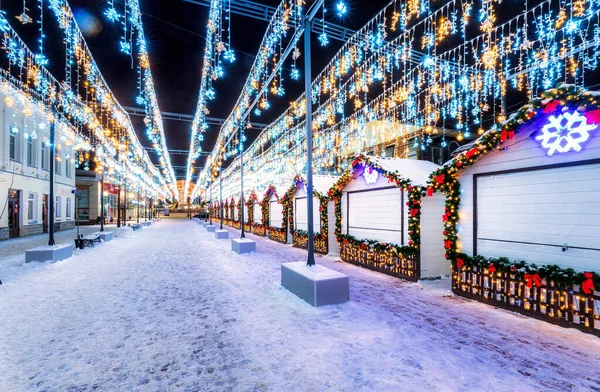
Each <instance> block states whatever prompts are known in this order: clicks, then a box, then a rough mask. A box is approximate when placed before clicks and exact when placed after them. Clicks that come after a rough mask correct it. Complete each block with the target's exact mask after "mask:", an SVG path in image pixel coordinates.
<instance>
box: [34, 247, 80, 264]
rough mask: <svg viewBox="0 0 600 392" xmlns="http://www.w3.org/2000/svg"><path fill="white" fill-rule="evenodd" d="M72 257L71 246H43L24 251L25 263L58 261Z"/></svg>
mask: <svg viewBox="0 0 600 392" xmlns="http://www.w3.org/2000/svg"><path fill="white" fill-rule="evenodd" d="M71 256H73V245H72V244H60V245H54V246H50V245H44V246H40V247H37V248H34V249H29V250H27V251H25V262H26V263H30V262H32V261H60V260H64V259H68V258H69V257H71Z"/></svg>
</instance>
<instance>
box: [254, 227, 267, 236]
mask: <svg viewBox="0 0 600 392" xmlns="http://www.w3.org/2000/svg"><path fill="white" fill-rule="evenodd" d="M252 233H253V234H256V235H259V236H261V237H265V236H266V235H267V230H266V229H265V227H264V226H262V225H260V226H252Z"/></svg>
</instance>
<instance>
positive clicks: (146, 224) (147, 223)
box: [141, 221, 152, 226]
mask: <svg viewBox="0 0 600 392" xmlns="http://www.w3.org/2000/svg"><path fill="white" fill-rule="evenodd" d="M141 224H142V226H151V225H152V222H150V221H148V222H141Z"/></svg>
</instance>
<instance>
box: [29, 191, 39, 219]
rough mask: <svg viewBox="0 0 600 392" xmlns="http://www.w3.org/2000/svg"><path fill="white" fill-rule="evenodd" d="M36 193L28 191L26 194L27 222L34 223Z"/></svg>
mask: <svg viewBox="0 0 600 392" xmlns="http://www.w3.org/2000/svg"><path fill="white" fill-rule="evenodd" d="M36 209H37V194H36V193H33V192H29V195H28V196H27V221H28V222H29V223H35V222H36V217H37V211H36Z"/></svg>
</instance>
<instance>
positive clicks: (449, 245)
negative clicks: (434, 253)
mask: <svg viewBox="0 0 600 392" xmlns="http://www.w3.org/2000/svg"><path fill="white" fill-rule="evenodd" d="M444 248H446V249H450V248H452V241H451V240H444Z"/></svg>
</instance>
